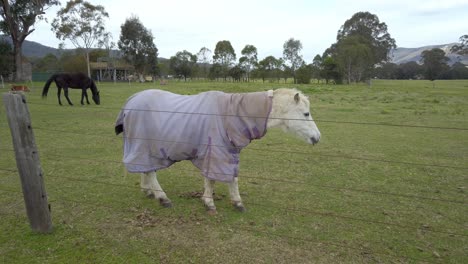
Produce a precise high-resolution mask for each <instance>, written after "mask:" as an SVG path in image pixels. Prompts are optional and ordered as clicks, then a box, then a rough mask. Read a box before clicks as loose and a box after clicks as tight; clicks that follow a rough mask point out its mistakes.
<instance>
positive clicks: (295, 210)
mask: <svg viewBox="0 0 468 264" xmlns="http://www.w3.org/2000/svg"><path fill="white" fill-rule="evenodd" d="M49 177H51V176H49ZM52 178H55V179H65V180H68V181H76V182H85V183H93V184H100V185H106V186H113V187H119V188H125V189H133V190H140V187H136V186H131V185H124V184H117V183H111V182H107V181H96V180H90V179H80V178H74V177H67V176H52ZM148 190H152V191H155V192H164V191H162V190H158V189H151V188H148ZM164 193H166V194H172V195H179V194H176V193H171V192H170V191H169V192H164ZM197 198H212V197H205V196H203V195H199V196H197ZM244 204H246V205H248V204H251V205H255V206H259V207H262V208H267V209H270V210H271V208H275V209H277V210H280V211H283V212H293V213H302V214H304V213H307V214H309V215H320V216H322V217H330V218H339V219H342V220H347V221H355V222H364V223H368V224H377V225H384V226H393V227H397V228H400V229H406V230H423V231H425V232H430V233H438V234H445V235H451V236H462V237H468V234H461V233H456V232H450V231H441V230H434V229H427V228H424V227H415V226H408V225H403V224H399V223H393V222H386V221H378V220H369V219H364V218H359V217H354V216H348V215H343V214H337V213H333V212H324V211H318V210H311V209H309V208H290V207H284V206H278V205H275V204H268V205H267V204H263V203H259V202H252V201H248V202H245V201H244Z"/></svg>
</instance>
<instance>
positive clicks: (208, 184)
mask: <svg viewBox="0 0 468 264" xmlns="http://www.w3.org/2000/svg"><path fill="white" fill-rule="evenodd" d="M214 183H215V181H213V180H210V179H208V178H205V192H204V193H203V196H202V201H203V203H204V204H205V206H206V209H207V210H208V213H209V214H216V206H215V204H214V200H213V192H214Z"/></svg>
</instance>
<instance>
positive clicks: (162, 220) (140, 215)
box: [126, 209, 205, 227]
mask: <svg viewBox="0 0 468 264" xmlns="http://www.w3.org/2000/svg"><path fill="white" fill-rule="evenodd" d="M204 220H205V219H204V218H203V217H202V216H200V215H198V214H190V215H188V216H178V217H175V218H171V217H167V216H165V217H158V216H156V215H154V213H153V212H152V211H151V210H149V209H144V210H143V211H142V212H137V215H136V216H135V217H134V218H133V219H127V220H126V222H127V223H129V224H131V225H133V226H136V227H156V226H167V225H178V226H180V225H187V224H190V225H194V224H195V225H200V224H201V223H202V222H203V221H204Z"/></svg>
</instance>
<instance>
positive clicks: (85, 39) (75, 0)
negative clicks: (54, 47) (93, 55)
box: [52, 0, 110, 77]
mask: <svg viewBox="0 0 468 264" xmlns="http://www.w3.org/2000/svg"><path fill="white" fill-rule="evenodd" d="M108 17H109V14H108V13H107V12H106V10H105V8H104V7H103V6H101V5H92V4H91V3H89V2H87V1H84V0H71V1H68V2H67V4H66V5H65V7H63V8H61V9H60V10H59V11H58V12H57V17H56V18H55V19H54V20H53V22H52V31H54V32H55V35H56V36H57V38H58V39H60V40H62V41H65V40H69V41H70V42H71V43H72V44H73V45H74V46H75V47H76V48H82V49H83V50H84V53H85V57H86V66H87V69H88V76H89V77H91V69H90V67H89V53H90V52H91V49H92V48H93V47H95V46H96V45H97V46H99V45H101V44H102V43H103V42H104V39H105V38H108V37H109V34H110V33H108V32H106V30H105V23H104V19H105V18H108Z"/></svg>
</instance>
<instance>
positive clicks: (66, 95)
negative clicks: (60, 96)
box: [63, 87, 73, 105]
mask: <svg viewBox="0 0 468 264" xmlns="http://www.w3.org/2000/svg"><path fill="white" fill-rule="evenodd" d="M63 93H64V94H65V98H67V101H68V104H69V105H73V103H72V102H71V101H70V98H68V87H63Z"/></svg>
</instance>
